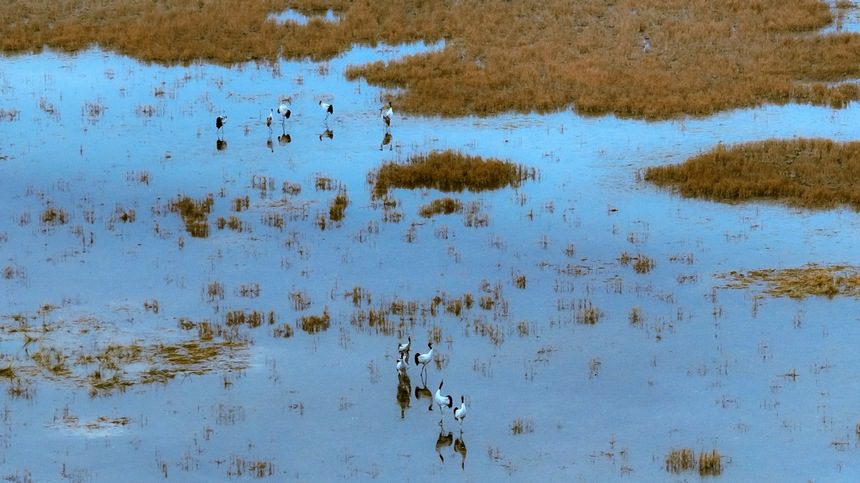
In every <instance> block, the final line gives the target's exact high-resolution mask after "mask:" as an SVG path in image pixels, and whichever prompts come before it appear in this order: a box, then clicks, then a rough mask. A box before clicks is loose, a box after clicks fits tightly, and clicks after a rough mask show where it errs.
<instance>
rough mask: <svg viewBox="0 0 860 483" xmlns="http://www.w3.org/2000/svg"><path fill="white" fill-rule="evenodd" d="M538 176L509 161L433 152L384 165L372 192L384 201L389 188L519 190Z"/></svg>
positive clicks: (447, 152)
mask: <svg viewBox="0 0 860 483" xmlns="http://www.w3.org/2000/svg"><path fill="white" fill-rule="evenodd" d="M535 176H536V174H535V171H534V170H533V169H531V170H530V169H527V168H525V167H524V166H521V165H518V164H515V163H512V162H510V161H502V160H498V159H493V158H490V159H484V158H482V157H481V156H469V155H465V154H462V153H459V152H457V151H451V150H447V151H433V152H431V153H429V154H426V155H420V154H419V155H415V156H412V157H411V158H409V160H408V161H407V162H406V163H403V164H399V163H394V162H389V163H385V164H383V165H382V167H380V168H379V170H378V171H377V172H376V173H375V182H374V185H373V192H374V195H375V196H377V197H382V196H385V194H387V193H388V190H389V189H390V188H406V189H418V188H435V189H437V190H440V191H463V190H469V191H486V190H494V189H498V188H502V187H505V186H519V184H520V183H521V182H523V181H525V180H526V179H529V178H532V179H533V178H534V177H535Z"/></svg>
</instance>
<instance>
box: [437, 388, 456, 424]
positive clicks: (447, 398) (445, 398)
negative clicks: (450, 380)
mask: <svg viewBox="0 0 860 483" xmlns="http://www.w3.org/2000/svg"><path fill="white" fill-rule="evenodd" d="M443 384H445V381H442V382H440V383H439V388H438V389H436V393H435V394H433V402H434V403H436V405H437V406H439V424H440V425H441V424H442V408H444V407H447V408H448V409H450V408H451V406H453V405H454V399H453V398H452V397H451V395H450V394H446V395H442V385H443Z"/></svg>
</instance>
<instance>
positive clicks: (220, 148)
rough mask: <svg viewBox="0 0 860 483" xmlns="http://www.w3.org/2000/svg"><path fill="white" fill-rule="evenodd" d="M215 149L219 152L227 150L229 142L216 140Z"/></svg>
mask: <svg viewBox="0 0 860 483" xmlns="http://www.w3.org/2000/svg"><path fill="white" fill-rule="evenodd" d="M215 149H217V150H218V151H223V150H225V149H227V140H225V139H216V140H215Z"/></svg>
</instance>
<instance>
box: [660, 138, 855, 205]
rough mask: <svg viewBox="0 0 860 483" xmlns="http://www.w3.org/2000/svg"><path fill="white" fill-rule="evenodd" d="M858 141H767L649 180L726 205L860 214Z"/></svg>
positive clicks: (719, 152)
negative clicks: (768, 203) (843, 208)
mask: <svg viewBox="0 0 860 483" xmlns="http://www.w3.org/2000/svg"><path fill="white" fill-rule="evenodd" d="M858 177H860V142H847V143H838V142H834V141H830V140H826V139H791V140H768V141H760V142H754V143H748V144H740V145H735V146H731V147H726V146H722V145H720V146H717V147H716V148H714V149H713V150H711V151H710V152H707V153H704V154H701V155H699V156H696V157H693V158H691V159H689V160H687V161H686V162H684V163H682V164H679V165H672V166H658V167H652V168H648V170H647V171H646V172H645V179H646V180H647V181H650V182H652V183H655V184H657V185H658V186H671V187H674V188H676V189H677V190H678V191H679V192H680V193H681V194H682V195H683V196H688V197H699V198H707V199H713V200H717V201H726V202H741V201H749V200H774V201H780V202H784V203H787V204H789V205H792V206H800V207H805V208H831V207H834V206H837V205H848V206H850V207H852V208H853V209H855V210H860V184H858V183H857V179H858Z"/></svg>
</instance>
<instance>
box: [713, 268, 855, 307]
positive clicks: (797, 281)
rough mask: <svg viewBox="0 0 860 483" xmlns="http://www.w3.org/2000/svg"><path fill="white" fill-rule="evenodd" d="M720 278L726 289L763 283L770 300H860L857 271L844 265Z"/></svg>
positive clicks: (732, 274)
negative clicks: (809, 298) (841, 297)
mask: <svg viewBox="0 0 860 483" xmlns="http://www.w3.org/2000/svg"><path fill="white" fill-rule="evenodd" d="M719 276H720V277H721V278H724V279H728V280H729V283H728V284H727V285H726V288H749V287H751V286H753V285H760V284H764V285H765V287H766V288H765V289H764V292H765V293H766V294H768V295H770V296H772V297H791V298H796V299H802V298H804V297H808V296H820V297H835V296H837V295H844V296H849V297H860V268H858V267H851V266H846V265H830V266H820V265H806V266H803V267H799V268H785V269H781V270H777V269H772V268H771V269H763V270H752V271H750V272H746V273H744V272H729V273H727V274H721V275H719Z"/></svg>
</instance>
